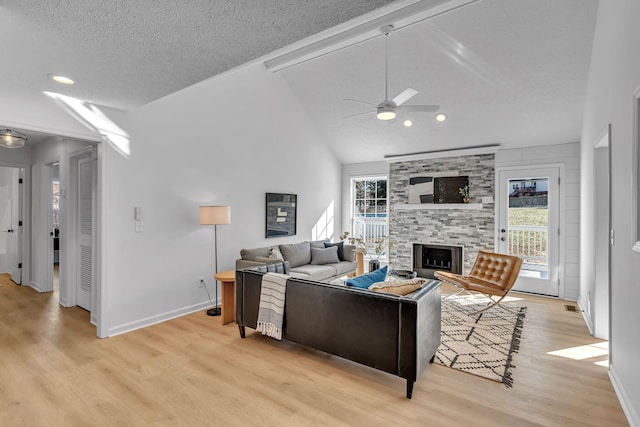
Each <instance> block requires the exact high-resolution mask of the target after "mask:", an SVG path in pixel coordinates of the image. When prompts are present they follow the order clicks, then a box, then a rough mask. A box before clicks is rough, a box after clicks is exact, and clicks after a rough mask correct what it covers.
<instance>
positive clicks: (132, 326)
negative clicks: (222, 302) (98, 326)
mask: <svg viewBox="0 0 640 427" xmlns="http://www.w3.org/2000/svg"><path fill="white" fill-rule="evenodd" d="M211 307H213V305H212V304H211V302H210V301H206V302H201V303H198V304H193V305H190V306H187V307H183V308H178V309H175V310H170V311H167V312H164V313H160V314H156V315H153V316H149V317H145V318H143V319H138V320H134V321H133V322H127V323H123V324H120V325H116V326H114V327H112V328H109V330H108V332H107V335H106V336H101V338H106V337H113V336H116V335H120V334H124V333H127V332H131V331H135V330H137V329H142V328H146V327H148V326H151V325H155V324H157V323H162V322H166V321H167V320H171V319H175V318H177V317H181V316H186V315H187V314H191V313H195V312H197V311H201V310H204V309H207V308H211Z"/></svg>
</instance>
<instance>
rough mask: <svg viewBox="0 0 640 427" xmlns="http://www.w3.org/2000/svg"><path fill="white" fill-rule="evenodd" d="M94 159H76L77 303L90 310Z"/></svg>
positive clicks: (92, 276)
mask: <svg viewBox="0 0 640 427" xmlns="http://www.w3.org/2000/svg"><path fill="white" fill-rule="evenodd" d="M94 168H95V160H92V159H91V158H86V159H80V160H79V161H78V243H79V248H78V254H79V268H78V278H77V282H76V283H77V287H76V292H77V295H76V297H77V304H78V306H80V307H82V308H84V309H85V310H89V311H91V292H92V290H93V282H94V279H93V278H94V275H93V232H94V231H93V229H94V224H93V186H94Z"/></svg>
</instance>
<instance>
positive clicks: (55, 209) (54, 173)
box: [50, 162, 60, 292]
mask: <svg viewBox="0 0 640 427" xmlns="http://www.w3.org/2000/svg"><path fill="white" fill-rule="evenodd" d="M50 166H51V215H50V219H51V227H50V230H51V232H50V236H51V239H52V242H51V247H52V250H53V254H52V255H53V263H52V265H51V266H52V268H53V271H52V273H53V274H52V278H53V290H54V292H55V291H59V290H60V163H59V162H56V163H53V164H52V165H50Z"/></svg>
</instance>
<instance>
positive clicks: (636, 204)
mask: <svg viewBox="0 0 640 427" xmlns="http://www.w3.org/2000/svg"><path fill="white" fill-rule="evenodd" d="M639 122H640V87H639V88H637V89H636V90H635V92H634V93H633V139H632V144H633V147H632V152H633V154H632V156H633V157H632V160H631V163H632V171H633V174H632V175H631V176H632V180H631V209H632V212H631V218H632V221H633V223H632V224H631V230H632V231H633V234H632V236H631V237H632V239H631V240H632V241H633V242H634V243H633V245H632V246H631V250H633V251H636V252H640V194H638V193H640V123H639Z"/></svg>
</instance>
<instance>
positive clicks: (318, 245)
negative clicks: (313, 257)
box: [309, 239, 331, 248]
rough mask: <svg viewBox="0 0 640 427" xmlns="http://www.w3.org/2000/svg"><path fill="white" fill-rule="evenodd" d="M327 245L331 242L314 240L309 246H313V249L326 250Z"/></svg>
mask: <svg viewBox="0 0 640 427" xmlns="http://www.w3.org/2000/svg"><path fill="white" fill-rule="evenodd" d="M325 243H331V240H329V239H324V240H312V241H310V242H309V246H311V247H312V248H324V244H325Z"/></svg>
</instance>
